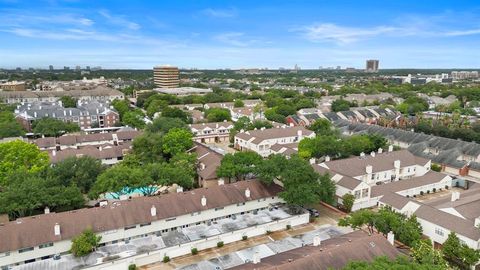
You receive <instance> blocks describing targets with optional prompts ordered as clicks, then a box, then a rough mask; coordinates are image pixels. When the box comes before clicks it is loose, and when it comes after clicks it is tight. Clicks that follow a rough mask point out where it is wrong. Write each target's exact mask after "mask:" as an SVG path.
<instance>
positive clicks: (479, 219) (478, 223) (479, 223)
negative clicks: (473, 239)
mask: <svg viewBox="0 0 480 270" xmlns="http://www.w3.org/2000/svg"><path fill="white" fill-rule="evenodd" d="M475 227H477V228H480V217H477V218H475Z"/></svg>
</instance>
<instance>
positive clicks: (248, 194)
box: [245, 188, 250, 198]
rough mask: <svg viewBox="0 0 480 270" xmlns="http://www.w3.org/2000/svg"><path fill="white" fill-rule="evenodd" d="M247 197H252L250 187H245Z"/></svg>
mask: <svg viewBox="0 0 480 270" xmlns="http://www.w3.org/2000/svg"><path fill="white" fill-rule="evenodd" d="M245 197H247V198H250V189H249V188H247V189H245Z"/></svg>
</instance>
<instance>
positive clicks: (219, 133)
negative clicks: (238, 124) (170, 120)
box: [189, 121, 233, 143]
mask: <svg viewBox="0 0 480 270" xmlns="http://www.w3.org/2000/svg"><path fill="white" fill-rule="evenodd" d="M189 127H190V130H191V131H192V133H193V140H194V141H196V142H199V143H215V142H228V141H229V136H230V130H231V129H232V128H233V123H232V122H229V121H224V122H213V123H199V124H190V125H189Z"/></svg>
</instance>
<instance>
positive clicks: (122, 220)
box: [0, 180, 281, 252]
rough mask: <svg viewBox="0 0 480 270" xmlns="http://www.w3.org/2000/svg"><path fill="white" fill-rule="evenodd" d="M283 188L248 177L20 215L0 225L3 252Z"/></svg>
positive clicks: (264, 195)
mask: <svg viewBox="0 0 480 270" xmlns="http://www.w3.org/2000/svg"><path fill="white" fill-rule="evenodd" d="M247 188H248V189H249V190H250V198H247V197H246V196H245V190H246V189H247ZM280 191H281V188H280V187H279V186H277V185H269V186H267V185H265V184H263V183H261V182H260V181H256V180H251V181H250V180H246V181H240V182H236V183H234V184H228V185H221V186H214V187H210V188H200V189H194V190H191V191H186V192H182V193H171V194H166V195H161V196H152V197H139V198H132V199H131V200H129V201H119V202H114V203H110V204H109V205H108V206H106V207H95V208H83V209H79V210H74V211H68V212H62V213H50V214H43V215H37V216H31V217H24V218H19V219H17V220H15V221H11V222H8V223H5V224H2V225H1V226H0V239H2V241H0V252H6V251H12V250H18V249H21V248H24V247H34V246H38V245H40V244H44V243H50V242H56V241H61V240H68V239H71V238H73V237H75V236H77V235H78V234H80V233H81V232H82V231H83V230H85V229H86V228H92V229H93V231H94V232H104V231H110V230H116V229H122V228H124V227H126V226H131V225H135V224H144V223H148V222H153V221H157V220H163V219H167V218H171V217H176V216H181V215H186V214H190V213H194V212H199V211H204V210H207V209H213V208H216V207H225V206H228V205H232V204H237V203H242V202H246V201H254V200H258V199H261V198H267V197H273V196H276V195H277V194H278V193H279V192H280ZM203 196H205V198H207V205H206V206H202V204H201V198H202V197H203ZM152 206H155V207H156V209H157V214H156V216H152V215H151V213H150V209H151V207H152ZM57 223H58V224H59V225H60V230H61V235H60V236H55V234H54V226H55V224H57Z"/></svg>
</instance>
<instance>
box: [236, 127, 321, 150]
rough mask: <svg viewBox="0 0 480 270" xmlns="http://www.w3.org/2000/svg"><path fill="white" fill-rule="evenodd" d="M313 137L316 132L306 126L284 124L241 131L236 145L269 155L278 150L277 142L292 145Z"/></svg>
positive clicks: (239, 148)
mask: <svg viewBox="0 0 480 270" xmlns="http://www.w3.org/2000/svg"><path fill="white" fill-rule="evenodd" d="M313 137H315V133H314V132H313V131H311V130H308V129H306V128H305V127H302V126H286V125H282V126H281V127H278V128H269V129H265V128H261V129H257V130H249V131H241V132H239V133H238V134H237V135H235V138H234V147H235V149H237V150H239V151H253V152H256V153H257V154H259V155H261V156H262V157H268V156H269V155H271V154H273V153H274V151H275V152H276V151H278V148H277V147H276V146H275V145H277V144H278V145H289V146H291V144H294V143H299V142H300V141H301V140H302V139H304V138H313ZM272 147H273V149H272ZM291 148H294V147H291Z"/></svg>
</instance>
